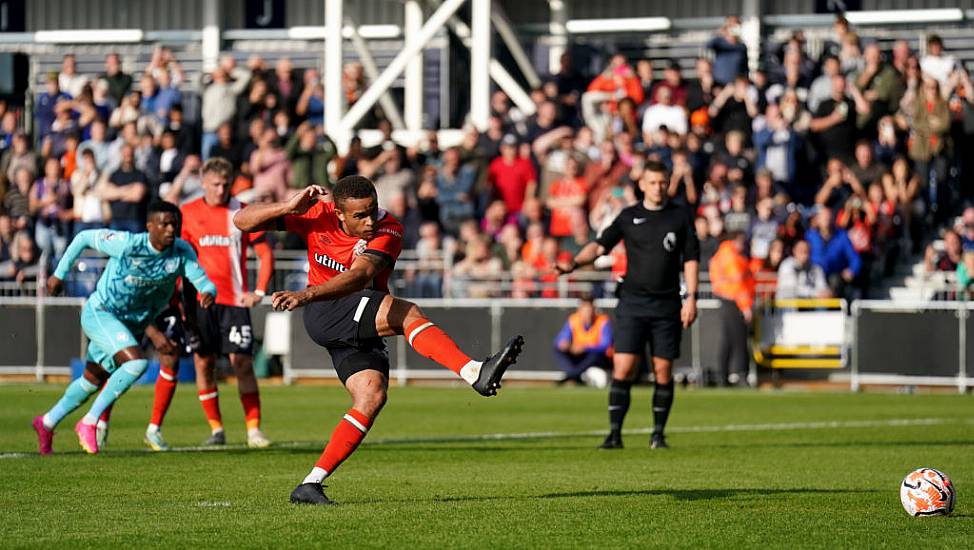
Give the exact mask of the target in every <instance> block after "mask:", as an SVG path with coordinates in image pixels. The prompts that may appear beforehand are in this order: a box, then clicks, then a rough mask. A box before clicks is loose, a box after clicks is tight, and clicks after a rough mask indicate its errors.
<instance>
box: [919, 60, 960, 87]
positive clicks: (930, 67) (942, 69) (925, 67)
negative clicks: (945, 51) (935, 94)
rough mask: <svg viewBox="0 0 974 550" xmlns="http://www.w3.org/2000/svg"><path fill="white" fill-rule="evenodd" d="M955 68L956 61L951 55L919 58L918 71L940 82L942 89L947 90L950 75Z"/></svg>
mask: <svg viewBox="0 0 974 550" xmlns="http://www.w3.org/2000/svg"><path fill="white" fill-rule="evenodd" d="M956 66H957V60H956V59H954V56H952V55H925V56H923V57H922V58H920V70H921V71H922V72H923V73H924V74H927V75H930V76H932V77H933V78H935V79H937V80H938V81H939V82H940V87H941V88H942V89H947V81H948V80H949V79H950V73H951V72H953V70H954V67H956Z"/></svg>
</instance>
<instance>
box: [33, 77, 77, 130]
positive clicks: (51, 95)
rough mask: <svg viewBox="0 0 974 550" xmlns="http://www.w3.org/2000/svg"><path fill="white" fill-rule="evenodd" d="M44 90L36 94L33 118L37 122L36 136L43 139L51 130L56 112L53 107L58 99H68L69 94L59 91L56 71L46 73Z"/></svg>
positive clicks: (69, 97)
mask: <svg viewBox="0 0 974 550" xmlns="http://www.w3.org/2000/svg"><path fill="white" fill-rule="evenodd" d="M46 88H47V89H46V90H45V91H43V92H41V94H40V95H39V96H37V103H36V104H35V105H34V120H35V122H36V123H37V137H38V139H39V140H43V139H44V138H45V137H46V136H47V134H49V133H50V132H51V124H52V123H53V122H54V118H55V117H56V112H55V110H54V107H55V106H56V105H57V102H58V101H61V100H63V99H64V100H70V99H71V96H69V95H68V94H66V93H64V92H62V91H61V89H60V88H59V87H58V83H57V73H51V74H49V75H47V84H46Z"/></svg>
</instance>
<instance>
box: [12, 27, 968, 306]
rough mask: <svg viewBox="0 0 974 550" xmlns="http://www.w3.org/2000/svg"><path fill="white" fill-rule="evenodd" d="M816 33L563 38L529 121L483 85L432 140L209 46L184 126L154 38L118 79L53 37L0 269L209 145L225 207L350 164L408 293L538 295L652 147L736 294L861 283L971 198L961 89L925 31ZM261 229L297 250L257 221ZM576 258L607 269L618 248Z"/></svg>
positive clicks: (184, 171)
mask: <svg viewBox="0 0 974 550" xmlns="http://www.w3.org/2000/svg"><path fill="white" fill-rule="evenodd" d="M832 34H833V36H832V39H831V40H829V41H827V42H826V44H825V46H824V48H823V51H822V54H821V55H820V56H817V58H813V57H812V56H811V55H810V54H809V48H808V47H807V45H806V43H805V39H804V37H803V34H802V32H801V31H796V32H794V33H793V34H792V35H791V36H790V38H789V39H788V40H787V41H785V42H784V43H781V44H773V43H771V42H770V41H767V42H766V43H765V44H763V45H762V50H763V52H762V54H761V62H760V63H759V64H758V65H757V67H756V70H749V68H748V53H749V52H748V50H747V47H746V46H745V45H744V44H743V43H742V41H741V38H740V22H739V21H738V19H737V18H736V17H728V18H727V20H726V22H725V23H724V25H723V26H722V27H721V28H720V29H719V30H718V31H717V32H716V33H715V36H714V37H713V39H712V40H710V41H709V42H708V43H707V46H706V47H707V49H708V50H709V51H708V53H707V55H704V56H701V57H700V58H699V59H697V60H696V63H695V68H694V70H693V71H690V72H688V75H685V74H684V71H681V68H680V66H679V64H678V63H677V61H675V60H672V61H664V62H662V63H661V62H659V61H655V60H654V61H651V60H647V59H636V60H630V59H627V58H625V57H624V56H622V55H613V56H611V57H610V58H609V59H608V63H606V65H605V68H604V70H603V71H602V72H601V73H599V74H598V75H595V76H594V77H593V76H591V75H585V74H582V73H581V72H579V70H577V69H576V66H575V63H573V60H572V59H571V58H570V57H569V56H567V55H566V56H564V57H563V58H562V60H561V67H560V70H559V71H558V72H557V73H555V74H552V75H550V76H549V77H548V78H546V79H545V81H544V83H543V85H542V86H541V87H539V88H537V89H535V90H532V91H531V93H530V97H531V99H532V101H533V102H534V105H535V107H536V112H535V113H534V114H532V115H530V116H527V115H525V113H523V112H522V111H521V110H520V109H518V108H517V107H516V106H514V105H513V104H512V103H511V101H510V100H509V98H508V97H507V96H506V95H505V94H504V93H503V92H500V91H496V92H494V93H493V94H492V96H491V99H490V107H491V114H490V118H489V122H488V126H487V128H486V129H485V130H484V131H482V132H481V131H478V130H477V129H474V128H473V127H472V126H467V127H465V128H464V131H463V138H462V141H461V143H460V144H458V145H456V146H453V147H448V148H446V147H443V148H441V147H440V144H439V143H438V140H437V134H436V132H433V131H431V132H429V133H428V135H427V137H426V138H425V139H422V140H420V142H419V143H417V144H415V145H411V146H409V147H404V146H402V145H401V144H399V143H397V142H395V141H394V140H393V139H392V126H391V124H390V123H389V122H388V121H386V120H384V119H382V117H381V113H380V112H378V111H374V112H373V113H371V114H370V117H372V118H373V119H374V121H375V124H376V125H377V127H378V128H379V129H380V130H381V131H382V139H381V140H380V143H378V144H377V145H375V146H372V147H365V146H363V144H362V142H361V141H360V140H359V139H358V138H357V137H356V138H353V140H352V142H351V144H350V146H349V148H348V152H347V153H346V154H345V155H339V153H338V149H337V147H336V146H335V144H334V143H333V142H332V140H331V139H329V137H328V136H327V135H325V133H324V126H323V120H324V117H325V116H328V114H327V113H325V112H324V87H323V85H322V83H321V79H320V75H319V72H318V71H317V70H314V69H306V70H297V69H295V68H294V67H293V66H292V63H291V62H290V61H289V60H288V59H286V58H281V59H279V60H277V61H276V62H275V63H274V64H273V66H270V65H269V64H268V63H267V62H265V61H264V60H263V59H262V58H261V57H259V56H256V55H255V56H252V57H250V58H249V59H248V60H247V61H246V62H245V63H242V62H238V61H237V60H236V58H234V57H233V56H230V55H226V56H223V57H221V59H220V61H219V66H218V67H217V68H216V69H215V70H214V71H212V72H211V73H209V74H206V75H204V76H203V77H202V79H201V82H200V83H199V89H200V97H201V100H200V101H201V104H200V106H199V109H198V111H199V112H200V114H201V116H200V120H198V121H197V120H189V119H188V118H187V117H186V116H184V107H186V104H184V102H185V101H187V100H188V97H186V95H184V89H185V88H186V86H187V79H186V76H185V73H184V71H183V70H182V68H181V66H180V64H179V63H178V61H177V60H176V58H175V56H173V54H172V52H171V51H169V50H168V49H166V48H158V49H157V50H156V52H155V54H154V55H153V56H152V60H151V61H150V63H149V64H148V66H147V67H141V68H139V72H138V73H137V74H131V75H130V74H126V73H125V72H123V70H122V64H121V62H120V60H119V57H118V56H117V55H114V54H112V55H109V56H107V57H106V58H105V67H104V71H103V72H102V73H101V74H97V75H95V74H91V75H88V74H79V73H78V72H77V69H76V63H75V59H74V56H73V55H70V54H69V55H66V56H65V57H64V60H63V65H62V68H61V71H60V72H58V73H51V74H50V75H48V77H47V79H46V84H45V90H44V91H43V92H42V93H40V94H39V95H38V96H37V98H36V101H35V105H34V112H33V113H31V115H32V116H33V120H34V125H33V127H34V129H35V131H34V135H32V136H28V135H25V134H23V133H21V132H20V131H19V130H18V128H21V127H23V125H22V124H20V121H19V120H18V117H22V116H24V115H23V113H21V112H18V111H16V110H15V109H9V108H7V105H5V104H0V148H2V153H0V205H2V213H0V279H7V280H11V279H13V280H21V281H22V280H24V279H25V278H26V279H29V278H30V277H32V276H34V274H36V265H37V262H38V258H40V257H44V258H48V259H49V260H53V259H54V258H57V257H58V256H59V255H60V254H61V252H63V250H64V247H65V244H66V242H67V241H68V239H69V238H70V237H71V236H72V234H73V233H75V232H77V231H79V230H81V229H86V228H90V227H100V226H108V227H113V228H119V229H125V230H139V229H140V228H141V226H142V224H143V223H144V217H145V207H146V204H147V203H148V201H149V200H150V199H151V198H154V197H160V198H163V199H165V200H169V201H172V202H174V203H181V202H185V201H187V200H190V199H192V198H195V197H197V196H199V195H200V193H201V189H200V177H199V170H200V166H201V162H202V161H205V160H206V159H207V158H210V157H212V156H221V157H225V158H227V159H228V160H230V162H231V163H232V164H233V165H234V167H235V169H236V170H237V175H236V177H235V180H234V182H233V191H232V193H233V194H234V195H235V196H237V197H239V198H240V199H241V200H244V201H248V202H253V201H267V200H281V199H283V198H285V197H287V196H288V195H289V194H290V193H292V192H293V191H294V190H296V189H300V188H303V187H305V186H307V185H309V184H312V183H317V184H323V185H326V186H327V185H329V184H330V183H331V182H332V181H334V180H335V179H336V178H340V177H342V176H346V175H350V174H361V175H365V176H368V177H370V178H372V179H373V180H374V181H375V184H376V188H377V190H378V197H379V203H380V206H381V207H382V208H384V209H386V210H388V211H390V212H392V213H393V214H395V215H396V216H398V217H399V218H400V219H402V220H403V222H404V224H405V227H406V232H405V246H406V248H407V249H410V250H412V251H413V252H412V254H413V257H414V258H416V259H415V261H412V262H410V263H409V265H408V267H407V268H406V269H404V270H402V271H401V272H400V274H399V276H400V277H401V278H402V279H401V283H402V289H403V290H404V291H405V292H408V293H410V294H412V295H415V296H423V297H438V296H442V295H443V289H444V279H447V278H448V279H449V282H450V284H449V285H448V286H449V288H450V289H451V292H452V293H453V294H454V295H457V296H461V295H462V296H479V297H494V296H499V295H501V294H503V295H512V296H515V297H528V296H555V295H557V294H558V289H557V285H558V284H559V282H558V280H557V277H555V275H554V273H555V271H554V269H553V266H554V264H555V262H556V261H557V260H558V259H559V258H563V257H566V256H568V255H570V254H573V253H574V252H577V251H578V250H579V248H580V247H581V246H582V245H584V244H585V242H587V241H588V240H589V239H591V238H592V237H593V236H594V235H596V234H597V233H598V232H599V231H600V230H601V229H602V228H604V227H605V226H606V225H608V224H609V223H610V222H611V221H612V219H613V218H614V216H615V215H616V214H618V212H619V211H620V210H621V209H622V208H624V207H625V206H627V205H629V204H632V203H633V202H634V201H636V200H638V197H637V194H638V191H637V188H636V184H635V183H636V182H637V181H638V179H639V178H640V175H641V173H642V170H643V166H644V164H645V163H646V162H647V161H649V160H658V161H661V162H663V163H665V164H666V165H667V166H668V167H669V168H670V170H671V176H670V186H669V190H668V194H669V197H670V200H671V201H672V202H674V203H676V204H678V205H680V206H681V207H683V208H685V209H686V211H687V215H688V216H691V217H693V218H694V223H695V227H696V231H697V234H698V237H699V239H700V241H701V252H702V258H701V260H702V264H703V266H704V269H705V270H706V266H707V265H708V262H709V259H710V257H712V256H713V255H714V254H715V253H716V251H717V249H718V247H719V245H720V243H721V241H722V240H724V239H726V238H727V237H728V236H735V237H736V236H739V235H742V236H743V237H744V241H743V242H744V245H743V251H742V252H743V253H744V254H745V255H746V257H747V260H748V265H749V266H750V269H751V271H752V272H753V275H754V277H755V278H756V280H757V281H758V293H759V294H761V293H764V295H771V294H773V293H774V292H775V291H774V288H775V287H774V284H775V281H781V283H782V284H781V288H779V289H778V292H779V294H781V295H784V296H842V297H846V298H857V297H862V296H866V295H868V294H869V293H870V289H871V288H873V287H874V285H875V283H876V282H877V281H878V280H879V279H881V278H882V277H883V276H886V275H889V274H891V273H892V272H893V270H894V268H895V266H896V264H897V262H899V261H900V260H901V259H904V258H909V257H914V256H915V257H918V258H919V257H920V256H921V255H922V253H923V251H924V247H925V246H926V244H927V243H928V242H929V241H930V240H931V239H932V238H935V237H937V236H938V233H937V232H938V231H940V230H941V229H942V228H944V227H946V226H947V225H950V223H951V222H952V221H953V220H954V217H955V216H956V215H957V214H959V213H960V208H961V206H962V205H964V204H966V203H965V201H968V200H969V199H970V198H971V195H972V188H971V187H970V185H969V184H966V183H965V182H967V181H969V180H971V176H970V175H971V173H972V172H974V164H972V163H974V155H970V154H963V152H965V151H968V150H969V146H970V144H971V143H972V139H974V86H972V84H971V79H970V77H969V75H968V73H967V72H966V70H964V69H963V67H961V66H960V65H958V63H957V62H956V60H954V58H953V57H951V56H950V55H948V54H946V53H945V51H944V48H943V43H942V40H941V39H940V38H939V37H937V36H930V38H929V39H928V41H927V43H926V44H924V45H922V51H919V52H918V51H913V50H911V48H910V47H909V45H908V44H907V43H906V42H897V43H895V44H893V45H892V48H891V49H890V50H889V51H883V50H882V49H881V47H880V45H879V44H878V43H876V42H872V41H868V40H865V39H862V38H861V37H860V36H859V35H858V34H857V33H856V31H855V29H853V28H851V27H850V26H849V23H848V22H847V21H846V20H845V19H842V18H841V17H840V18H838V19H837V20H836V22H835V24H834V26H833V29H832ZM687 76H690V78H687ZM364 88H365V80H364V77H363V72H362V68H361V66H359V65H357V64H354V63H352V64H349V65H347V66H346V67H345V69H344V73H343V79H342V89H343V93H344V94H345V96H346V97H345V100H346V102H347V103H348V104H353V103H354V102H355V101H356V100H357V99H358V98H359V97H360V96H361V94H362V91H363V90H364ZM952 235H953V236H952ZM954 236H956V237H961V238H960V239H959V241H960V243H961V244H960V245H959V246H960V248H959V249H958V248H957V246H956V243H954V240H955V239H954ZM968 237H970V238H968ZM945 239H946V241H947V245H946V247H945V248H946V250H944V251H938V250H933V249H931V250H928V251H927V252H926V259H927V265H928V267H929V269H932V270H952V271H957V272H958V274H959V275H960V274H964V277H966V278H963V280H965V281H969V280H970V279H971V275H972V274H974V252H971V256H972V257H971V258H970V261H968V258H967V255H965V253H964V252H963V251H965V250H970V251H974V209H971V210H969V211H968V212H964V215H963V216H962V217H961V223H960V226H959V227H958V230H957V231H956V232H955V231H954V230H953V229H950V230H948V231H947V233H946V236H945ZM276 246H279V247H290V248H299V247H300V246H301V244H300V242H298V241H296V238H295V237H293V236H286V235H279V236H278V237H277V242H276ZM32 266H33V267H32ZM444 266H446V267H444ZM597 266H598V267H599V268H601V269H609V270H611V271H612V272H613V273H615V274H621V273H624V272H625V251H624V250H623V249H621V248H619V249H616V250H613V251H611V253H610V254H609V255H608V256H606V257H605V258H602V259H600V261H599V262H598V263H597ZM580 278H582V279H584V278H585V274H584V273H583V274H581V275H580ZM592 290H593V291H594V292H595V293H596V295H598V293H599V292H600V287H599V286H598V285H596V288H593V289H592Z"/></svg>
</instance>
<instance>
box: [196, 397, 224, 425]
mask: <svg viewBox="0 0 974 550" xmlns="http://www.w3.org/2000/svg"><path fill="white" fill-rule="evenodd" d="M199 396H200V405H203V412H204V413H206V421H207V422H209V423H210V430H212V431H214V432H215V431H217V430H222V429H223V417H221V416H220V393H219V392H218V391H217V389H216V388H213V389H208V390H200V391H199Z"/></svg>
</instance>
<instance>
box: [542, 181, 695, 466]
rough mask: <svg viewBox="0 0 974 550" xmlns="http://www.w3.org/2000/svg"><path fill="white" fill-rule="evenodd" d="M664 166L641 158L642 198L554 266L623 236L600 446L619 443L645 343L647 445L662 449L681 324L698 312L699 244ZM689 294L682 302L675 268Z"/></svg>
mask: <svg viewBox="0 0 974 550" xmlns="http://www.w3.org/2000/svg"><path fill="white" fill-rule="evenodd" d="M668 183H669V176H668V174H667V170H666V166H665V165H663V164H662V163H660V162H647V163H646V167H645V169H644V171H643V173H642V175H641V176H640V178H639V190H640V191H642V194H643V195H644V198H643V200H642V202H640V203H638V204H635V205H633V206H630V207H628V208H626V209H624V210H623V211H622V212H620V213H619V216H618V217H616V219H615V220H614V221H613V222H612V224H611V225H610V226H609V227H607V228H606V229H605V231H603V232H602V234H601V235H600V236H599V237H598V238H597V239H596V240H594V241H592V242H590V243H588V244H586V245H585V247H583V248H582V250H581V251H580V252H579V253H578V254H577V255H576V256H575V257H574V258H573V259H572V261H571V262H562V263H560V264H559V265H558V271H559V272H561V273H562V274H566V273H571V272H572V271H574V270H575V269H576V268H577V267H579V266H584V265H588V264H590V263H592V262H594V261H595V259H596V258H598V257H599V256H602V255H604V254H607V253H608V252H609V251H610V250H612V248H613V247H615V245H616V244H618V243H619V241H624V243H625V247H626V256H627V261H628V267H627V272H626V275H625V278H624V280H623V282H622V284H621V287H620V291H619V305H618V306H617V307H616V321H615V324H614V331H615V333H614V338H613V340H614V341H615V355H614V356H613V359H612V363H613V368H612V384H611V386H610V389H609V430H610V431H609V436H608V437H606V438H605V442H603V443H602V445H601V447H600V448H602V449H621V448H622V422H623V420H624V419H625V417H626V413H627V412H628V411H629V394H630V390H631V388H632V384H633V382H634V381H635V378H636V375H637V374H638V372H639V364H640V360H641V359H642V357H643V355H644V353H645V350H646V344H647V342H648V343H649V350H650V355H651V356H652V358H653V371H654V372H655V374H656V387H655V391H654V393H653V424H654V426H653V436H652V439H651V440H650V446H651V447H652V448H654V449H665V448H666V447H667V445H666V439H665V438H664V437H663V429H664V427H665V426H666V419H667V417H668V416H669V414H670V408H671V407H672V406H673V376H672V375H673V360H674V359H676V358H677V357H679V355H680V339H681V337H682V335H683V329H685V328H688V327H689V326H690V325H691V324H692V323H693V321H694V320H695V319H696V318H697V300H696V298H697V276H698V273H699V270H700V262H699V257H700V243H699V242H698V241H697V236H696V232H695V231H694V228H693V225H692V224H691V222H690V219H689V217H688V216H687V214H686V210H684V209H682V208H680V207H679V206H676V205H673V204H667V202H666V189H667V185H668ZM681 269H682V270H683V276H684V280H685V282H686V286H687V292H688V296H687V298H686V300H684V301H683V302H682V304H681V300H680V270H681Z"/></svg>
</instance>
